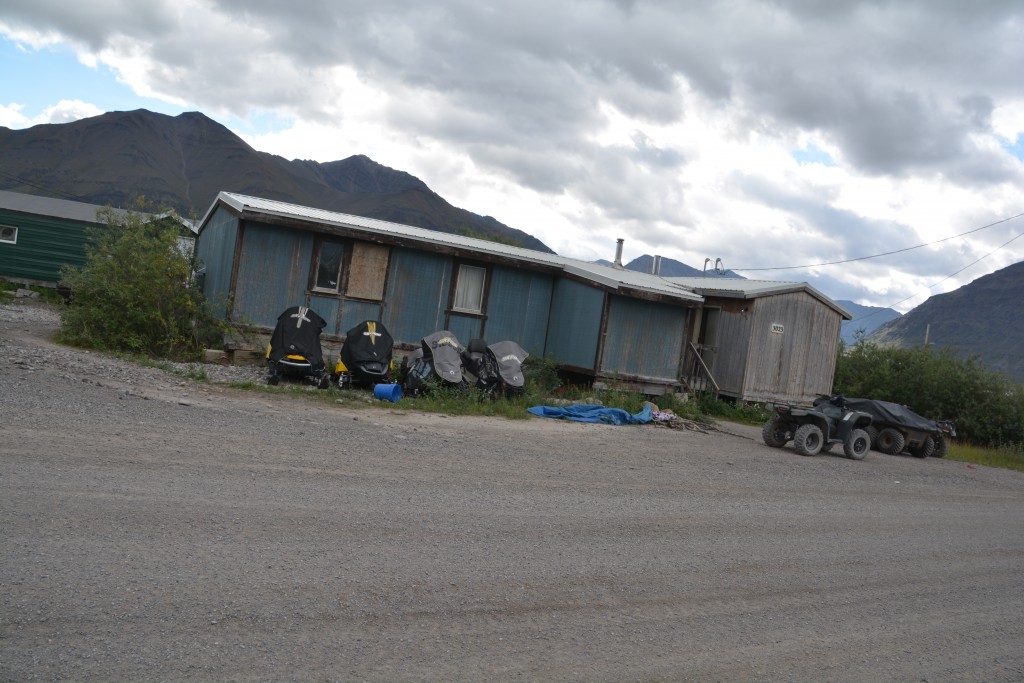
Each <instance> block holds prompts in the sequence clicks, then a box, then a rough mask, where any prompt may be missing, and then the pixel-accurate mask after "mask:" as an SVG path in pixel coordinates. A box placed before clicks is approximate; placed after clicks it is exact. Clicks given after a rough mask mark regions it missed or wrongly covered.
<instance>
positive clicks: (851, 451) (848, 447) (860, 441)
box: [843, 429, 871, 460]
mask: <svg viewBox="0 0 1024 683" xmlns="http://www.w3.org/2000/svg"><path fill="white" fill-rule="evenodd" d="M870 450H871V437H870V436H868V433H867V431H865V430H863V429H854V430H853V431H852V432H850V436H848V437H846V441H845V442H844V443H843V453H845V454H846V457H847V458H849V459H850V460H863V459H864V456H866V455H867V454H868V451H870Z"/></svg>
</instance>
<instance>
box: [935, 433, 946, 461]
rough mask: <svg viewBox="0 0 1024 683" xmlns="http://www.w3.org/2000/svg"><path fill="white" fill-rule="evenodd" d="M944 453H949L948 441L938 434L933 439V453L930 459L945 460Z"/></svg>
mask: <svg viewBox="0 0 1024 683" xmlns="http://www.w3.org/2000/svg"><path fill="white" fill-rule="evenodd" d="M946 453H949V439H947V438H946V437H944V436H942V435H941V434H940V435H938V436H936V437H935V451H934V452H933V453H932V457H934V458H945V457H946Z"/></svg>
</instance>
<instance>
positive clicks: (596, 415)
mask: <svg viewBox="0 0 1024 683" xmlns="http://www.w3.org/2000/svg"><path fill="white" fill-rule="evenodd" d="M526 410H527V411H529V412H531V413H533V414H534V415H537V416H539V417H555V418H562V419H565V420H575V421H576V422H604V423H606V424H613V425H642V424H647V423H648V422H650V421H651V420H652V419H654V418H653V416H652V415H651V406H650V404H644V408H643V410H641V411H640V412H639V413H637V414H635V415H633V414H632V413H629V412H626V411H625V410H623V409H622V408H605V407H604V406H601V405H591V404H583V405H573V406H558V407H556V406H534V407H532V408H527V409H526Z"/></svg>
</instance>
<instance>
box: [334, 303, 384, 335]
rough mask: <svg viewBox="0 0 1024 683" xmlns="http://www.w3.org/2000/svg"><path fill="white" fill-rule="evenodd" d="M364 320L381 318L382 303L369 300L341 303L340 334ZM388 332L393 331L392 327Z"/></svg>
mask: <svg viewBox="0 0 1024 683" xmlns="http://www.w3.org/2000/svg"><path fill="white" fill-rule="evenodd" d="M364 320H380V304H378V303H371V302H369V301H345V302H344V303H342V304H341V325H340V327H339V329H338V334H345V333H346V332H348V331H349V330H351V329H352V328H353V327H355V326H356V325H358V324H359V323H361V322H363V321H364ZM385 327H387V325H385ZM388 332H391V328H390V327H388Z"/></svg>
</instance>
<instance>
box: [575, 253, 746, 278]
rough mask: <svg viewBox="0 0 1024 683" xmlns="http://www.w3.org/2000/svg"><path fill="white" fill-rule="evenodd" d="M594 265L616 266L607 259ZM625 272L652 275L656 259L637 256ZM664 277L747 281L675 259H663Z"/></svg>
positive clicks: (600, 260)
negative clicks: (725, 278)
mask: <svg viewBox="0 0 1024 683" xmlns="http://www.w3.org/2000/svg"><path fill="white" fill-rule="evenodd" d="M594 263H600V264H601V265H603V266H612V265H615V264H614V263H613V262H612V261H607V260H605V259H598V260H596V261H594ZM622 267H623V269H625V270H633V271H636V272H638V273H650V272H653V270H654V257H653V256H651V255H650V254H644V255H643V256H637V257H636V258H635V259H633V260H632V261H630V262H629V263H627V264H625V265H624V266H622ZM660 273H661V276H662V277H701V276H704V277H732V278H739V279H741V280H742V279H745V278H744V277H743V276H742V275H739V274H738V273H734V272H733V271H731V270H727V271H725V272H724V273H718V272H717V271H715V270H714V269H710V270H707V271H704V270H698V269H696V268H694V267H692V266H688V265H686V264H685V263H683V262H682V261H676V260H675V259H670V258H664V257H663V258H662V259H661V270H660Z"/></svg>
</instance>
